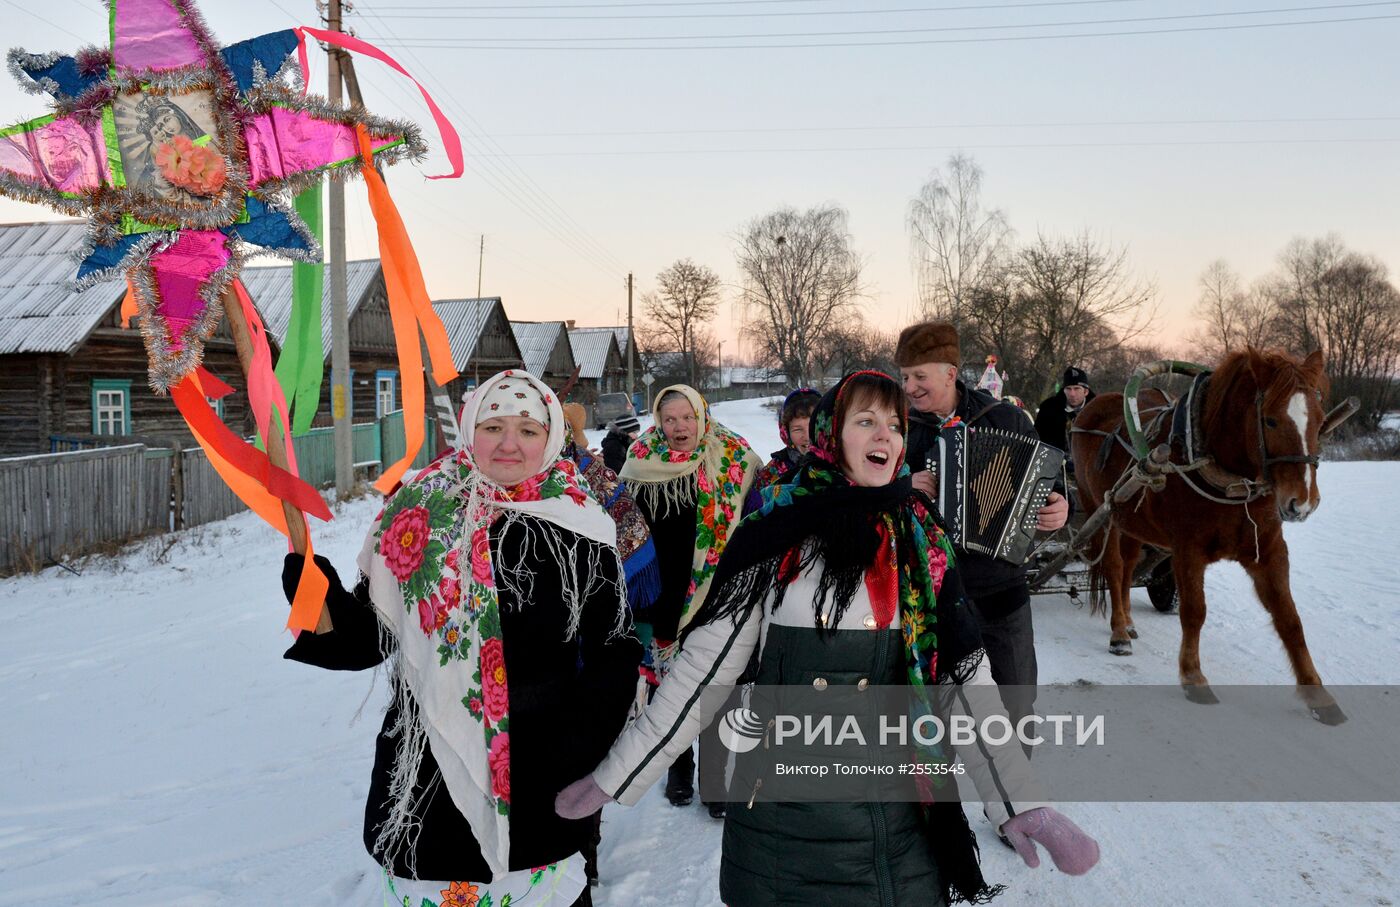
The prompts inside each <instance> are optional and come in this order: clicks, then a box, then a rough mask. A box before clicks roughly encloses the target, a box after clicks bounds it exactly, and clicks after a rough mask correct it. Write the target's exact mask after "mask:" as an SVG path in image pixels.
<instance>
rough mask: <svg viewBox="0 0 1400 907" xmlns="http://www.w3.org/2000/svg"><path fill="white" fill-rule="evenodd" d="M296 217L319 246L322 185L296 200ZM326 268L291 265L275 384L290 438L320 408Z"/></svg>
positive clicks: (304, 427)
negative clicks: (287, 315)
mask: <svg viewBox="0 0 1400 907" xmlns="http://www.w3.org/2000/svg"><path fill="white" fill-rule="evenodd" d="M296 209H297V214H299V215H301V218H302V220H304V221H306V225H307V226H308V227H309V228H310V229H311V235H312V236H315V237H316V241H317V242H318V243H319V242H320V241H321V239H322V237H323V236H324V230H323V225H322V221H321V183H317V184H316V185H314V186H312V187H310V188H309V189H306V190H305V191H303V192H302V193H301V194H300V195H298V196H297V197H296ZM324 271H325V266H324V265H321V264H315V265H304V264H300V263H297V264H293V265H292V317H291V321H290V322H289V323H288V325H287V341H286V343H284V344H283V345H282V355H281V356H279V357H277V368H276V369H275V372H276V374H277V382H278V383H279V384H281V385H282V393H283V394H284V395H285V396H286V398H287V407H288V409H290V410H291V419H292V434H294V435H304V434H306V432H307V431H308V430H310V428H311V420H312V419H314V418H315V417H316V410H317V409H319V408H320V405H321V374H322V367H323V366H324V365H325V359H326V354H325V350H324V349H323V348H322V347H321V286H322V281H323V279H324Z"/></svg>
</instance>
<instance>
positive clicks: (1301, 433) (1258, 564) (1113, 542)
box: [1071, 349, 1346, 724]
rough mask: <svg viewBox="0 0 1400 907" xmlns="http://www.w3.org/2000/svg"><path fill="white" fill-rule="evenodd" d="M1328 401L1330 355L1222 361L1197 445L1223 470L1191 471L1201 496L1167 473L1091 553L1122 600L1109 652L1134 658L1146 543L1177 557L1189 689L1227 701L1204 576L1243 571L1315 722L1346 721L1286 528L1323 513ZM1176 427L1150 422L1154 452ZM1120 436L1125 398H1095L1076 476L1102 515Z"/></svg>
mask: <svg viewBox="0 0 1400 907" xmlns="http://www.w3.org/2000/svg"><path fill="white" fill-rule="evenodd" d="M1327 391H1328V385H1327V379H1326V376H1325V375H1324V374H1323V363H1322V354H1321V352H1314V353H1312V354H1311V355H1309V356H1308V357H1307V358H1306V359H1305V360H1303V361H1302V362H1299V361H1298V360H1297V359H1296V358H1294V357H1292V356H1289V355H1287V354H1285V353H1280V352H1272V351H1270V352H1261V351H1258V350H1254V349H1248V350H1245V351H1243V352H1233V353H1229V354H1227V355H1226V356H1225V358H1224V359H1223V360H1221V362H1220V365H1219V366H1218V367H1217V368H1216V369H1215V371H1214V373H1213V374H1212V375H1211V378H1210V381H1209V384H1208V385H1207V386H1206V388H1205V392H1204V403H1203V405H1202V406H1201V407H1200V410H1199V414H1200V423H1201V424H1200V429H1201V431H1200V434H1199V437H1200V438H1202V439H1203V442H1204V448H1205V450H1204V453H1206V454H1208V455H1209V456H1210V457H1211V458H1213V460H1214V464H1215V468H1213V470H1212V471H1208V472H1204V473H1203V472H1199V471H1198V472H1193V473H1188V475H1189V476H1190V477H1191V481H1192V482H1194V484H1195V485H1196V486H1197V488H1198V489H1199V491H1198V490H1196V489H1193V488H1192V487H1191V486H1190V485H1189V484H1188V482H1187V481H1186V480H1185V479H1183V478H1182V476H1181V475H1180V474H1169V475H1168V477H1167V481H1166V485H1165V487H1164V488H1163V489H1162V490H1161V491H1156V492H1154V491H1150V490H1143V491H1141V492H1139V494H1138V495H1137V496H1136V497H1134V498H1133V499H1131V500H1130V501H1128V502H1127V503H1126V504H1122V505H1120V506H1118V507H1116V508H1115V510H1114V512H1113V518H1112V520H1111V522H1110V523H1109V524H1108V526H1107V528H1106V529H1105V530H1104V531H1105V533H1106V537H1104V536H1103V535H1100V536H1099V537H1098V538H1096V539H1095V540H1094V543H1093V544H1091V546H1090V549H1089V550H1090V554H1091V555H1094V554H1097V553H1098V552H1099V550H1100V548H1099V547H1098V546H1099V545H1100V544H1101V545H1102V546H1103V547H1102V552H1103V554H1102V557H1101V559H1100V561H1099V563H1098V566H1097V567H1096V568H1095V571H1096V574H1097V578H1098V579H1100V580H1101V581H1102V584H1103V585H1106V586H1107V588H1108V592H1109V597H1110V599H1111V601H1112V615H1111V618H1110V626H1111V628H1112V636H1111V638H1110V642H1109V648H1110V650H1111V651H1112V652H1113V653H1114V654H1117V655H1130V654H1132V642H1131V639H1132V638H1135V637H1136V636H1137V631H1136V630H1135V629H1134V627H1133V622H1132V617H1131V616H1130V615H1129V613H1128V605H1129V601H1128V592H1129V586H1130V583H1131V578H1132V566H1133V565H1134V564H1135V563H1137V558H1138V554H1139V552H1140V551H1141V550H1142V546H1143V544H1144V543H1146V544H1149V545H1156V546H1158V547H1161V548H1167V549H1170V550H1171V553H1172V570H1173V573H1174V574H1175V578H1176V587H1177V590H1178V592H1179V594H1180V617H1181V652H1180V656H1179V669H1180V672H1181V683H1182V688H1183V689H1184V690H1185V691H1186V695H1187V698H1189V699H1191V700H1192V701H1194V702H1207V703H1209V702H1218V701H1219V700H1217V699H1216V697H1215V694H1214V693H1213V692H1212V691H1211V689H1210V684H1209V682H1208V681H1207V680H1206V676H1205V674H1203V673H1202V672H1201V660H1200V639H1201V625H1202V624H1203V623H1204V622H1205V619H1206V598H1205V570H1206V565H1208V564H1211V563H1214V562H1215V561H1219V560H1233V561H1237V562H1238V563H1239V564H1240V565H1241V566H1243V567H1244V569H1245V571H1246V572H1247V573H1248V574H1249V577H1250V579H1252V580H1253V581H1254V589H1255V592H1256V593H1258V595H1259V600H1260V601H1261V602H1262V603H1263V605H1264V607H1265V608H1266V609H1268V611H1269V614H1270V616H1271V617H1272V618H1273V622H1274V629H1275V630H1276V631H1277V632H1278V635H1279V638H1280V639H1281V640H1282V641H1283V645H1284V648H1285V649H1287V651H1288V659H1289V661H1290V662H1291V664H1292V666H1293V674H1294V677H1295V678H1297V682H1298V692H1299V694H1300V696H1301V697H1302V698H1303V700H1304V702H1306V703H1307V705H1308V706H1310V707H1311V709H1312V714H1313V717H1315V718H1317V719H1318V720H1319V721H1323V722H1325V723H1327V724H1340V723H1341V722H1343V721H1345V720H1346V715H1344V714H1343V713H1342V710H1341V708H1339V707H1338V705H1337V703H1336V700H1334V699H1333V698H1332V696H1331V694H1329V693H1328V692H1327V690H1326V688H1325V687H1323V685H1322V679H1321V678H1320V677H1319V676H1318V673H1317V669H1316V668H1314V667H1313V662H1312V657H1311V656H1310V655H1309V654H1308V647H1307V643H1306V641H1305V640H1304V639H1303V624H1302V622H1301V621H1300V620H1299V618H1298V609H1297V607H1296V606H1295V605H1294V603H1293V595H1292V593H1291V592H1290V590H1289V584H1288V545H1287V543H1286V542H1285V541H1284V539H1283V522H1284V521H1285V520H1288V521H1301V520H1305V519H1307V517H1308V515H1309V514H1311V513H1312V512H1313V511H1314V510H1316V509H1317V506H1318V502H1319V494H1318V488H1317V452H1318V448H1319V430H1320V428H1321V425H1322V420H1323V411H1322V400H1323V397H1324V396H1325V395H1326V394H1327ZM1167 403H1168V401H1167V398H1166V396H1165V395H1164V394H1162V392H1161V391H1158V390H1155V389H1149V390H1146V391H1144V392H1143V393H1142V394H1141V395H1140V396H1139V406H1140V407H1141V408H1142V411H1143V412H1144V413H1145V412H1146V411H1148V410H1150V409H1153V408H1160V407H1164V406H1166V404H1167ZM1170 424H1171V420H1170V419H1168V418H1163V419H1161V420H1159V422H1158V423H1157V427H1156V428H1155V430H1154V429H1153V428H1152V425H1151V424H1149V426H1148V427H1147V431H1148V441H1149V444H1150V445H1152V446H1154V447H1155V446H1156V445H1158V444H1162V443H1167V442H1169V438H1170V434H1171V431H1170ZM1122 428H1123V395H1122V394H1103V395H1101V396H1099V397H1097V398H1095V399H1094V400H1093V401H1092V402H1091V403H1089V405H1088V406H1086V407H1085V408H1084V410H1083V412H1081V413H1080V414H1079V416H1078V418H1076V419H1075V421H1074V431H1075V434H1074V436H1073V440H1072V442H1071V444H1072V447H1073V453H1074V471H1075V477H1076V478H1077V479H1078V482H1079V491H1080V494H1081V495H1082V497H1083V503H1084V506H1085V507H1086V509H1088V510H1093V509H1094V508H1096V507H1098V506H1099V504H1100V503H1101V502H1102V501H1103V500H1104V497H1105V496H1106V495H1107V494H1108V493H1109V492H1110V490H1111V489H1112V488H1113V485H1114V483H1115V482H1116V481H1117V480H1118V478H1119V477H1120V476H1121V475H1122V474H1123V473H1124V471H1125V470H1127V469H1128V468H1129V466H1130V465H1131V463H1132V456H1131V455H1130V454H1129V453H1128V451H1127V449H1126V447H1125V445H1124V444H1120V443H1118V442H1116V441H1115V440H1113V439H1111V438H1108V437H1104V434H1105V433H1116V434H1117V436H1118V437H1119V438H1123V437H1124V435H1123V433H1122ZM1103 445H1107V446H1108V447H1109V448H1110V449H1108V450H1104V449H1103ZM1200 455H1201V452H1200V451H1198V452H1197V457H1198V458H1199V457H1200ZM1172 462H1175V463H1181V462H1183V451H1182V450H1181V449H1180V445H1174V446H1173V450H1172ZM1221 486H1224V487H1221ZM1201 492H1204V493H1205V494H1202V493H1201ZM1206 495H1210V496H1211V497H1213V498H1215V500H1212V499H1211V497H1207V496H1206ZM1226 501H1228V503H1225V502H1226Z"/></svg>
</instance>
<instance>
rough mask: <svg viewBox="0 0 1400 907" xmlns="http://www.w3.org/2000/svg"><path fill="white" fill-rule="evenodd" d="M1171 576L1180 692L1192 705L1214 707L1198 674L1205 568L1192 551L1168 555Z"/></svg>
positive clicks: (1207, 684)
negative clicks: (1176, 598) (1178, 633)
mask: <svg viewBox="0 0 1400 907" xmlns="http://www.w3.org/2000/svg"><path fill="white" fill-rule="evenodd" d="M1172 574H1173V575H1174V576H1175V577H1176V591H1177V595H1178V596H1180V603H1179V605H1178V610H1177V613H1178V616H1179V617H1180V618H1181V653H1180V655H1179V656H1178V659H1177V670H1178V671H1180V673H1181V688H1182V689H1183V690H1185V691H1186V698H1187V699H1189V700H1191V701H1192V702H1201V703H1206V704H1213V703H1217V702H1219V701H1220V700H1219V699H1218V698H1216V695H1215V693H1213V692H1212V691H1211V689H1210V681H1208V680H1206V675H1205V674H1202V673H1201V625H1202V624H1204V623H1205V622H1206V564H1205V560H1204V558H1202V557H1201V556H1200V554H1199V553H1197V552H1195V551H1184V550H1177V551H1173V552H1172Z"/></svg>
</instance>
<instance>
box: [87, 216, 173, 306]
mask: <svg viewBox="0 0 1400 907" xmlns="http://www.w3.org/2000/svg"><path fill="white" fill-rule="evenodd" d="M171 237H172V234H170V233H166V232H163V231H157V232H155V233H147V234H146V235H145V236H143V237H141V238H140V239H139V240H137V242H136V243H135V244H134V245H133V246H132V247H131V249H130V250H129V251H128V252H127V253H126V255H124V256H122V260H121V261H119V262H117V263H116V264H114V265H112V266H111V267H109V268H102V269H101V270H97V271H93V272H92V273H91V274H88V275H87V276H86V277H83V278H81V279H79V280H75V281H74V282H73V292H75V293H81V292H82V291H84V290H86V289H89V288H91V287H94V286H96V285H97V284H99V283H105V282H106V281H108V280H115V279H118V278H123V279H124V278H125V277H126V272H127V271H130V270H132V269H133V268H135V267H136V266H137V265H138V264H139V263H140V262H141V261H142V260H144V259H147V258H150V256H151V255H152V254H153V251H154V249H155V247H156V246H165V245H169V242H170V239H171ZM98 245H110V243H106V244H103V243H98V242H97V237H96V233H95V232H94V231H91V230H90V231H88V235H87V238H86V239H85V240H84V241H83V245H82V246H81V247H80V248H79V249H78V250H77V251H76V252H74V253H73V254H72V255H71V256H70V257H71V258H72V259H73V262H74V264H79V265H80V264H82V263H83V261H84V260H85V259H86V258H87V257H88V256H89V255H91V254H92V253H93V252H94V251H96V249H97V247H98Z"/></svg>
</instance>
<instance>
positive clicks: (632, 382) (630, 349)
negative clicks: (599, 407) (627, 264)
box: [627, 271, 637, 403]
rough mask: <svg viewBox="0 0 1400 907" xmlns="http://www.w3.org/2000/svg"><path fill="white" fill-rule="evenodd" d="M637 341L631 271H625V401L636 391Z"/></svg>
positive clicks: (629, 400)
mask: <svg viewBox="0 0 1400 907" xmlns="http://www.w3.org/2000/svg"><path fill="white" fill-rule="evenodd" d="M636 349H637V341H636V339H635V338H634V335H633V334H632V272H631V271H628V272H627V401H628V402H629V403H630V402H631V401H632V396H633V395H634V394H636V393H637V369H636V365H635V364H634V363H633V359H634V353H635V351H636Z"/></svg>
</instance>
